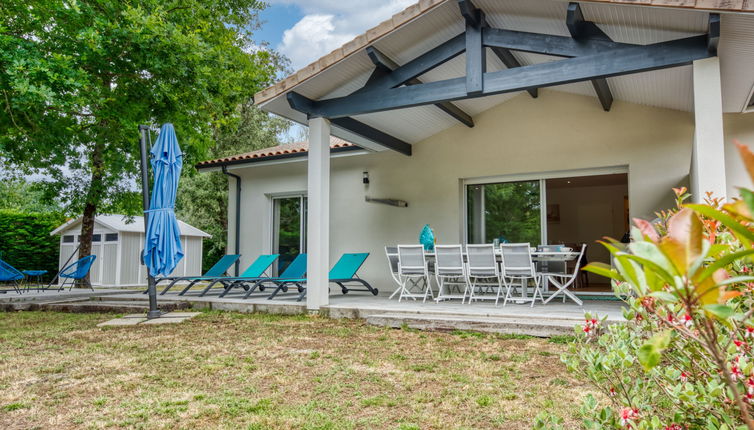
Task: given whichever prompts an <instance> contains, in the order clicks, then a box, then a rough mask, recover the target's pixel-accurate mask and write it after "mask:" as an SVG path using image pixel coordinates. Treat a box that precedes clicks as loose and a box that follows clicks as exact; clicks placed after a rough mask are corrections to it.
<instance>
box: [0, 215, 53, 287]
mask: <svg viewBox="0 0 754 430" xmlns="http://www.w3.org/2000/svg"><path fill="white" fill-rule="evenodd" d="M63 222H65V217H64V216H62V215H60V214H55V213H22V212H18V211H14V210H7V209H2V210H0V258H2V259H3V260H4V261H6V262H7V263H9V264H10V265H12V266H13V267H15V268H16V269H18V270H47V272H48V278H51V277H52V276H55V273H57V271H58V258H59V257H58V256H59V253H60V239H59V237H58V236H50V232H51V231H53V230H54V229H55V228H57V227H58V226H59V225H60V224H62V223H63Z"/></svg>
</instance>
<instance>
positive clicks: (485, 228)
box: [466, 180, 542, 244]
mask: <svg viewBox="0 0 754 430" xmlns="http://www.w3.org/2000/svg"><path fill="white" fill-rule="evenodd" d="M466 196H467V200H466V210H467V240H468V243H492V242H494V240H495V239H498V240H499V241H500V242H501V243H506V242H507V243H524V242H528V243H531V244H538V243H540V241H541V238H542V214H541V207H542V204H541V181H539V180H534V181H519V182H502V183H493V184H476V185H468V186H467V187H466Z"/></svg>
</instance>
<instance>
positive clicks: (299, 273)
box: [240, 254, 306, 299]
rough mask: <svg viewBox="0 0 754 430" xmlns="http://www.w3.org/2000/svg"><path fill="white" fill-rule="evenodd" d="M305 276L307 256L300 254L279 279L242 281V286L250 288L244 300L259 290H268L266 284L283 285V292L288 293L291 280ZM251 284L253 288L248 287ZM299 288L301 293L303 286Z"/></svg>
mask: <svg viewBox="0 0 754 430" xmlns="http://www.w3.org/2000/svg"><path fill="white" fill-rule="evenodd" d="M304 276H306V254H299V255H297V256H296V258H294V259H293V261H291V262H290V264H288V266H287V267H286V268H285V270H283V273H281V274H280V275H279V276H277V277H274V278H260V279H256V280H251V279H247V280H243V281H240V283H241V284H242V285H241V286H244V287H248V290H247V291H246V294H244V296H243V297H242V298H244V299H246V298H248V297H249V296H250V295H251V293H253V292H254V291H256V290H257V289H259V291H264V290H265V288H266V286H265V284H267V283H271V284H274V285H275V286H277V287H280V285H283V287H282V288H283V290H284V291H288V281H289V280H295V279H301V278H303V277H304ZM249 283H250V284H251V286H249V285H248V284H249ZM294 284H295V282H294ZM298 288H299V292H301V291H303V287H302V286H300V285H299V286H298Z"/></svg>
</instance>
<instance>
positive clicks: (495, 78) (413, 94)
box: [289, 35, 712, 118]
mask: <svg viewBox="0 0 754 430" xmlns="http://www.w3.org/2000/svg"><path fill="white" fill-rule="evenodd" d="M707 39H708V37H707V35H702V36H695V37H689V38H685V39H678V40H672V41H668V42H661V43H655V44H651V45H629V46H628V47H625V48H621V49H614V50H609V51H606V52H602V53H598V54H592V55H585V56H580V57H574V58H568V59H565V60H561V61H553V62H548V63H541V64H533V65H529V66H523V67H517V68H514V69H506V70H501V71H497V72H488V73H485V74H484V86H483V88H484V89H483V91H482V93H481V94H478V95H469V94H468V93H467V92H466V78H465V77H461V78H455V79H447V80H443V81H437V82H428V83H424V84H420V85H411V86H404V87H398V88H391V89H384V88H376V87H365V88H364V90H363V91H360V92H357V93H354V94H351V95H348V96H344V97H337V98H333V99H327V100H320V101H310V102H311V103H310V104H308V105H299V106H294V105H292V106H293V107H294V109H296V110H299V111H301V112H306V113H308V114H309V115H313V116H323V117H326V118H338V117H344V116H352V115H360V114H367V113H371V112H381V111H386V110H392V109H403V108H409V107H415V106H424V105H428V104H437V103H442V102H449V101H454V100H462V99H468V98H473V97H481V96H489V95H495V94H502V93H509V92H515V91H524V90H528V89H531V88H542V87H548V86H556V85H564V84H569V83H573V82H581V81H590V80H595V79H603V78H608V77H612V76H621V75H628V74H632V73H639V72H645V71H651V70H657V69H663V68H669V67H678V66H683V65H687V64H691V63H692V62H693V61H695V60H699V59H702V58H708V57H710V56H712V54H710V52H709V51H708V49H707V43H708V42H707ZM294 94H295V93H294ZM289 100H290V99H289Z"/></svg>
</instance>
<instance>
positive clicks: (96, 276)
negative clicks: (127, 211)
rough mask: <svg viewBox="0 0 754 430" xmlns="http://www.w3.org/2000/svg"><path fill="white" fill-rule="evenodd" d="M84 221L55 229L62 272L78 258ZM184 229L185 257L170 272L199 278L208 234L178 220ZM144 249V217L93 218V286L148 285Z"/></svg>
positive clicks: (182, 229) (67, 223)
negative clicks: (94, 257)
mask: <svg viewBox="0 0 754 430" xmlns="http://www.w3.org/2000/svg"><path fill="white" fill-rule="evenodd" d="M81 219H82V217H78V218H75V219H72V220H70V221H68V222H66V223H65V224H63V225H61V226H60V227H58V228H56V229H55V230H53V231H52V232H51V233H50V235H58V236H60V263H59V267H60V268H61V269H62V268H63V267H65V266H67V265H68V264H70V263H72V262H74V261H76V259H77V256H78V246H79V235H80V232H81ZM178 226H179V228H180V230H181V245H182V246H183V253H184V254H183V258H182V259H181V261H180V262H179V263H178V267H176V268H175V270H174V271H173V272H172V273H171V275H173V276H198V275H201V273H202V243H203V241H204V238H205V237H211V236H210V235H209V234H207V233H205V232H203V231H201V230H199V229H198V228H196V227H192V226H190V225H188V224H186V223H185V222H183V221H178ZM143 249H144V218H143V217H141V216H134V217H126V216H124V215H98V216H97V217H96V218H95V219H94V235H93V237H92V255H96V256H97V259H96V260H95V261H94V265H93V266H92V271H91V275H90V276H91V283H92V285H93V286H100V287H125V286H146V285H147V272H146V269H145V268H144V265H143V264H141V252H142V250H143Z"/></svg>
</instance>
